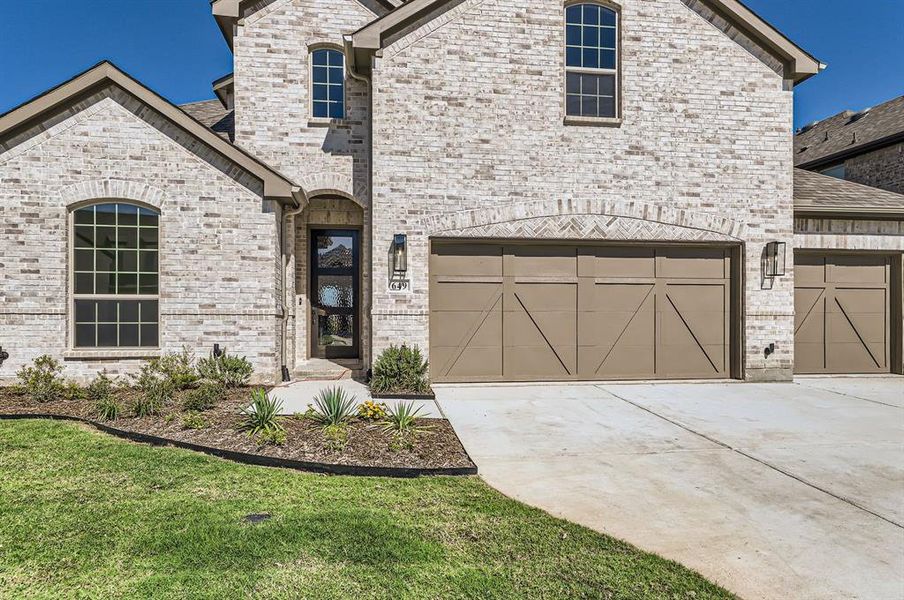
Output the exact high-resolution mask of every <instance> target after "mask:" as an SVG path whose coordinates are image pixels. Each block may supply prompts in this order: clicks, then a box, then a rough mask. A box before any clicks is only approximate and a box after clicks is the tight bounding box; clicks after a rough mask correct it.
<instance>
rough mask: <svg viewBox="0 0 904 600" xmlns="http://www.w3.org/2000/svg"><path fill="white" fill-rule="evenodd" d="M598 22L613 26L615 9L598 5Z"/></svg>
mask: <svg viewBox="0 0 904 600" xmlns="http://www.w3.org/2000/svg"><path fill="white" fill-rule="evenodd" d="M600 24H601V25H609V26H610V27H614V26H615V11H614V10H612V9H609V8H603V7H600Z"/></svg>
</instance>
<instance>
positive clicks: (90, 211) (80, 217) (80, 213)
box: [74, 206, 94, 225]
mask: <svg viewBox="0 0 904 600" xmlns="http://www.w3.org/2000/svg"><path fill="white" fill-rule="evenodd" d="M74 218H75V223H76V224H79V223H87V224H89V225H93V224H94V207H93V206H89V207H88V208H80V209H78V210H77V211H75V215H74Z"/></svg>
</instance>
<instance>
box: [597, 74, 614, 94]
mask: <svg viewBox="0 0 904 600" xmlns="http://www.w3.org/2000/svg"><path fill="white" fill-rule="evenodd" d="M598 79H599V82H600V88H599V94H600V96H614V95H615V75H600V76H599V77H598Z"/></svg>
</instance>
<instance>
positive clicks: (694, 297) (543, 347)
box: [430, 241, 732, 382]
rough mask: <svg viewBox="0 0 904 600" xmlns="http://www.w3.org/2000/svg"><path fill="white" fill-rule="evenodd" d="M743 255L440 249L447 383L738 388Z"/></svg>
mask: <svg viewBox="0 0 904 600" xmlns="http://www.w3.org/2000/svg"><path fill="white" fill-rule="evenodd" d="M731 260H732V259H731V250H730V249H726V248H710V247H706V248H703V247H699V248H677V247H676V248H671V247H669V248H639V247H637V248H635V247H613V246H602V247H600V246H579V245H550V244H541V243H536V244H514V243H513V244H506V243H500V244H483V243H460V242H458V243H457V242H441V241H434V242H433V246H432V252H431V259H430V362H431V376H432V377H433V379H434V381H437V382H443V381H445V382H464V381H539V380H552V381H555V380H563V381H565V380H607V379H657V378H660V379H680V378H684V379H688V378H724V377H729V376H730V370H731V360H730V347H731V343H730V330H731V320H730V312H731V311H730V305H731V302H730V295H731V285H730V277H731V275H730V274H731Z"/></svg>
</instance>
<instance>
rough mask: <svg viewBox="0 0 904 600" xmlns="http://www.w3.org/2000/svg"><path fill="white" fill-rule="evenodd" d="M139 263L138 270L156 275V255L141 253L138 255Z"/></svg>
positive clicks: (146, 252) (148, 252)
mask: <svg viewBox="0 0 904 600" xmlns="http://www.w3.org/2000/svg"><path fill="white" fill-rule="evenodd" d="M140 256H141V261H140V263H139V266H140V267H141V268H140V269H139V270H140V271H142V272H143V273H156V272H157V253H156V252H150V251H142V252H141V253H140Z"/></svg>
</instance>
